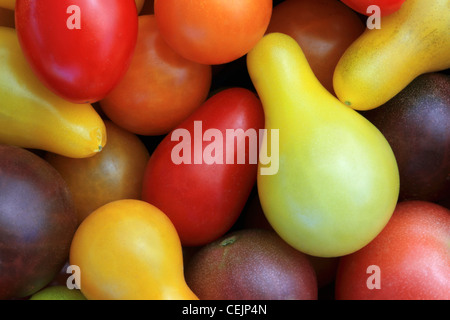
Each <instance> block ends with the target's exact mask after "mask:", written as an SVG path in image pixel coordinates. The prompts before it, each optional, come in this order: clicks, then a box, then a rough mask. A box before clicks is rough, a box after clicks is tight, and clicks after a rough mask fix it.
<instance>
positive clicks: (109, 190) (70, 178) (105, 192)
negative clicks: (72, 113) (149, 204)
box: [45, 120, 150, 222]
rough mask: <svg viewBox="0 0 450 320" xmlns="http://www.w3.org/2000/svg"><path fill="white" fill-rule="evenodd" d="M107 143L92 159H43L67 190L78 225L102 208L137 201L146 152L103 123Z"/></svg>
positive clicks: (125, 134) (122, 132)
mask: <svg viewBox="0 0 450 320" xmlns="http://www.w3.org/2000/svg"><path fill="white" fill-rule="evenodd" d="M105 126H106V133H107V135H108V142H107V143H106V145H105V147H104V148H103V150H102V151H101V152H100V153H98V154H96V155H95V156H93V157H89V158H83V159H73V158H68V157H64V156H61V155H57V154H55V153H47V154H46V155H45V159H46V160H47V161H48V162H49V163H50V164H51V165H52V166H53V167H54V168H56V169H57V171H58V172H59V173H60V174H61V175H62V177H63V178H64V180H65V181H66V183H67V184H68V186H69V189H70V191H71V193H72V196H73V199H74V202H75V207H76V210H77V216H78V221H79V222H81V221H83V220H84V219H85V218H86V217H87V216H88V215H89V214H91V213H92V212H93V211H94V210H95V209H97V208H99V207H101V206H102V205H104V204H106V203H108V202H111V201H114V200H120V199H140V197H141V190H142V179H143V175H144V170H145V166H146V165H147V162H148V159H149V157H150V156H149V152H148V151H147V148H146V147H145V145H144V143H143V142H142V141H141V140H140V139H139V138H138V137H137V136H135V135H134V134H132V133H130V132H128V131H126V130H125V129H122V128H120V127H118V126H117V125H115V124H114V123H113V122H111V121H109V120H105Z"/></svg>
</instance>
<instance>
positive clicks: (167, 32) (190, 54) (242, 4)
mask: <svg viewBox="0 0 450 320" xmlns="http://www.w3.org/2000/svg"><path fill="white" fill-rule="evenodd" d="M154 11H155V16H156V20H157V23H158V28H159V29H160V32H161V35H162V36H163V38H164V39H165V40H166V41H167V43H168V44H169V45H170V46H171V47H172V48H173V49H174V50H175V51H177V52H178V53H179V54H181V55H182V56H184V57H185V58H187V59H190V60H193V61H196V62H198V63H203V64H223V63H227V62H231V61H233V60H236V59H237V58H240V57H242V56H244V55H245V54H246V53H247V52H248V51H250V49H252V48H253V46H254V45H255V44H256V43H257V42H258V40H259V39H261V38H262V36H263V35H264V32H265V31H266V28H267V26H268V24H269V20H270V16H271V13H272V0H239V1H223V0H208V1H205V0H196V1H192V0H156V1H155V6H154Z"/></svg>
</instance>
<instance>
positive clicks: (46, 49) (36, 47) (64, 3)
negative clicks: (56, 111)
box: [15, 0, 138, 103]
mask: <svg viewBox="0 0 450 320" xmlns="http://www.w3.org/2000/svg"><path fill="white" fill-rule="evenodd" d="M137 16H138V15H137V11H136V3H135V2H134V0H108V1H91V0H47V1H35V0H17V2H16V8H15V18H16V29H17V35H18V38H19V42H20V45H21V47H22V50H23V52H24V54H25V57H26V58H27V60H28V62H29V63H30V65H31V67H32V69H33V70H34V72H35V73H36V75H37V76H38V78H39V79H40V80H41V81H42V82H43V83H44V84H45V85H46V86H47V87H48V88H49V89H50V90H52V91H53V92H54V93H56V94H58V95H59V96H61V97H63V98H65V99H66V100H69V101H72V102H75V103H93V102H96V101H98V100H100V99H102V98H104V97H105V96H106V94H107V93H108V92H109V91H111V90H112V89H113V88H114V86H115V85H116V84H117V83H118V82H119V81H120V79H121V78H122V77H123V75H124V74H125V72H126V70H127V68H128V66H129V64H130V61H131V58H132V55H133V52H134V47H135V45H136V39H137V31H138V23H137Z"/></svg>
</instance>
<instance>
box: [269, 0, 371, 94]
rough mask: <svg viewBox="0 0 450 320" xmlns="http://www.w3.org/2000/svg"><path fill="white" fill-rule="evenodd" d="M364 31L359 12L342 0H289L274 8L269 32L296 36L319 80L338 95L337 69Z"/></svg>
mask: <svg viewBox="0 0 450 320" xmlns="http://www.w3.org/2000/svg"><path fill="white" fill-rule="evenodd" d="M324 21H326V23H324ZM364 30H365V25H364V23H363V22H362V20H361V19H360V18H359V17H358V14H357V13H355V12H354V11H352V10H351V9H350V8H348V7H347V6H345V5H344V4H342V3H340V2H339V1H336V0H314V1H310V0H286V1H284V2H281V3H280V4H278V5H277V6H275V8H274V9H273V13H272V18H271V20H270V24H269V27H268V29H267V33H269V32H281V33H285V34H287V35H290V36H291V37H292V38H294V39H295V40H296V41H297V42H298V44H299V45H300V47H301V48H302V50H303V53H304V54H305V56H306V58H307V60H308V62H309V64H310V66H311V69H312V70H313V72H314V74H315V75H316V77H317V79H318V80H319V81H320V83H322V85H323V86H324V87H325V88H326V89H327V90H328V91H329V92H331V93H333V94H334V89H333V74H334V69H335V68H336V65H337V63H338V61H339V59H340V58H341V56H342V54H343V53H344V51H345V50H346V49H347V48H348V47H349V46H350V44H351V43H352V42H353V41H355V40H356V39H357V38H358V37H359V36H360V35H361V34H362V33H363V32H364Z"/></svg>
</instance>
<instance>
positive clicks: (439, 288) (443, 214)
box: [336, 201, 450, 300]
mask: <svg viewBox="0 0 450 320" xmlns="http://www.w3.org/2000/svg"><path fill="white" fill-rule="evenodd" d="M449 243H450V211H449V210H447V209H446V208H444V207H442V206H439V205H437V204H434V203H431V202H425V201H406V202H400V203H399V204H398V205H397V208H396V209H395V211H394V214H393V216H392V218H391V220H390V221H389V223H388V224H387V225H386V227H385V229H383V231H382V232H381V233H380V234H379V235H378V236H377V237H376V238H375V239H374V240H373V241H372V242H371V243H369V244H368V245H367V246H366V247H364V248H363V249H361V250H359V251H357V252H355V253H353V254H350V255H347V256H344V257H341V258H340V262H339V267H338V273H337V277H336V298H337V299H345V300H390V299H394V300H441V299H442V300H448V299H450V249H449Z"/></svg>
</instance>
